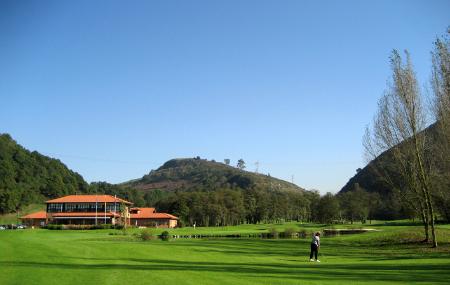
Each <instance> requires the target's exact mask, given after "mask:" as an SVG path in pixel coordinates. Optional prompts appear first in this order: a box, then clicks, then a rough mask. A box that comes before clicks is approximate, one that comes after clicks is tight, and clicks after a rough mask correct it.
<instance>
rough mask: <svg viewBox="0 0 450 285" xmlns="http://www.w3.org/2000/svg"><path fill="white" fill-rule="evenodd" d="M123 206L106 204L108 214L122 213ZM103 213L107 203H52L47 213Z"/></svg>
mask: <svg viewBox="0 0 450 285" xmlns="http://www.w3.org/2000/svg"><path fill="white" fill-rule="evenodd" d="M120 208H121V204H119V203H106V211H107V212H120ZM95 211H97V212H103V211H105V203H52V204H48V205H47V212H49V213H60V212H95Z"/></svg>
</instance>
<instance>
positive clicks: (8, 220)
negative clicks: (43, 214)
mask: <svg viewBox="0 0 450 285" xmlns="http://www.w3.org/2000/svg"><path fill="white" fill-rule="evenodd" d="M44 209H45V205H43V204H31V205H28V206H26V207H24V208H23V209H22V210H21V211H20V212H18V213H11V214H6V215H0V225H5V224H18V223H20V220H19V219H18V218H19V217H22V216H25V215H28V214H31V213H34V212H38V211H42V210H44Z"/></svg>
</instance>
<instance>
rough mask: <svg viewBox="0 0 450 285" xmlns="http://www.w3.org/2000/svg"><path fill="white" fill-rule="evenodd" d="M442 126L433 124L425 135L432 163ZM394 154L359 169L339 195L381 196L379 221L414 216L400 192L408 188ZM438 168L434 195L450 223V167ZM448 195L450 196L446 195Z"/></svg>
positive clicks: (403, 145) (403, 143)
mask: <svg viewBox="0 0 450 285" xmlns="http://www.w3.org/2000/svg"><path fill="white" fill-rule="evenodd" d="M437 132H438V127H437V124H432V125H431V126H429V127H428V128H426V129H425V130H424V131H423V132H422V133H421V135H424V136H426V137H427V143H428V147H427V150H428V152H427V153H426V154H425V155H426V157H427V160H428V161H432V157H433V156H434V155H436V153H437V152H435V150H436V145H437V144H436V139H437V137H438V136H437V135H438V134H437ZM406 143H408V142H402V143H401V144H400V145H398V146H397V147H400V148H402V147H405V144H406ZM393 161H394V158H393V151H392V149H389V150H387V151H385V152H383V153H382V154H380V155H379V156H378V157H376V158H375V159H374V160H372V161H371V162H370V163H369V164H367V165H366V166H365V167H364V168H362V169H359V170H358V171H357V173H356V174H355V175H354V176H353V177H352V178H350V179H349V181H348V182H347V183H346V184H345V185H344V187H342V189H341V190H340V191H339V193H338V195H339V194H343V193H346V192H351V191H354V190H355V189H357V188H362V189H364V190H365V191H367V192H370V193H377V194H379V197H380V200H381V201H382V203H380V206H379V208H378V210H377V214H376V215H375V218H381V219H385V218H389V219H393V218H404V217H408V216H409V215H410V214H411V211H412V209H411V206H410V205H408V204H407V203H406V202H405V201H404V199H403V198H402V196H401V195H399V191H401V190H402V189H403V188H406V187H407V186H406V185H403V184H402V181H401V180H400V179H401V178H400V177H401V175H400V174H399V173H398V171H399V170H398V167H397V166H396V165H395V164H394V162H393ZM434 167H435V168H436V169H435V170H434V171H435V174H436V175H437V174H439V178H438V179H439V180H437V181H438V182H436V183H435V185H434V187H435V189H438V191H436V192H435V193H434V195H435V199H434V200H435V201H436V202H435V203H436V207H437V208H438V210H439V211H440V213H441V215H442V216H445V217H446V219H447V220H449V219H450V210H449V209H450V197H449V196H448V189H449V187H450V176H449V175H448V174H449V173H450V168H449V167H450V166H449V165H448V164H439V165H434ZM385 177H389V179H391V182H392V183H388V181H387V180H386V178H385ZM392 185H403V186H400V188H401V189H394V188H393V187H392ZM444 193H447V194H444Z"/></svg>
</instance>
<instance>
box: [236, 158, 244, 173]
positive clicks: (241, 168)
mask: <svg viewBox="0 0 450 285" xmlns="http://www.w3.org/2000/svg"><path fill="white" fill-rule="evenodd" d="M236 166H237V168H239V169H240V170H244V168H245V161H244V160H243V159H242V158H241V159H239V160H238V162H237V165H236Z"/></svg>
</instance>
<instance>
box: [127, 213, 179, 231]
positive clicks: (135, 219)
mask: <svg viewBox="0 0 450 285" xmlns="http://www.w3.org/2000/svg"><path fill="white" fill-rule="evenodd" d="M130 222H131V225H132V226H135V227H157V228H175V227H176V226H177V225H178V218H177V217H175V216H173V215H171V214H166V213H157V212H156V211H155V208H131V209H130Z"/></svg>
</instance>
